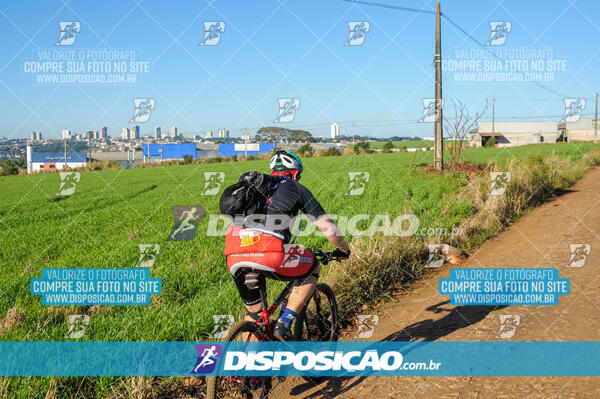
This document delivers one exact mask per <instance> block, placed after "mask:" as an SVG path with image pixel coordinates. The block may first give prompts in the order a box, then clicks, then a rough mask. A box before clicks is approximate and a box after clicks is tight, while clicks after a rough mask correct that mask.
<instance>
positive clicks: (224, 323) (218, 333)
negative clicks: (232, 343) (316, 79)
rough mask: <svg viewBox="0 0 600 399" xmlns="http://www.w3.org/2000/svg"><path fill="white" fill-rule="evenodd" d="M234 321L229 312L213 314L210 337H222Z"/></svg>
mask: <svg viewBox="0 0 600 399" xmlns="http://www.w3.org/2000/svg"><path fill="white" fill-rule="evenodd" d="M234 323H235V318H234V317H233V315H231V314H215V315H213V329H212V331H211V332H210V335H209V338H210V339H223V338H225V337H226V336H227V334H228V333H229V328H230V327H231V326H232V325H233V324H234Z"/></svg>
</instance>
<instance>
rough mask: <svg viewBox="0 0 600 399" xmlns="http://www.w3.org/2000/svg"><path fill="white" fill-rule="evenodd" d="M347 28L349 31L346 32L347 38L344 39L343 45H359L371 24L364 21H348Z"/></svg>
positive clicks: (363, 40)
mask: <svg viewBox="0 0 600 399" xmlns="http://www.w3.org/2000/svg"><path fill="white" fill-rule="evenodd" d="M348 28H349V29H350V32H348V40H346V43H344V46H360V45H362V44H363V43H364V42H365V37H367V33H369V29H370V28H371V24H370V23H368V22H366V21H363V22H348Z"/></svg>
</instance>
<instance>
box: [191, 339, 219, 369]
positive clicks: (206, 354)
mask: <svg viewBox="0 0 600 399" xmlns="http://www.w3.org/2000/svg"><path fill="white" fill-rule="evenodd" d="M196 352H197V353H198V360H196V367H194V370H192V374H210V373H212V372H213V371H215V368H216V366H217V358H220V357H221V355H222V354H223V348H222V347H221V345H216V344H215V345H196Z"/></svg>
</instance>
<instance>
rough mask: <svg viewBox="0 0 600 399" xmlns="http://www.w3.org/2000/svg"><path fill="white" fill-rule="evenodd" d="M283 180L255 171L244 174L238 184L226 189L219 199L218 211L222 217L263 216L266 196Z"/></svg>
mask: <svg viewBox="0 0 600 399" xmlns="http://www.w3.org/2000/svg"><path fill="white" fill-rule="evenodd" d="M281 180H283V178H282V177H279V176H271V175H266V174H264V173H260V172H257V171H251V172H246V173H244V174H242V175H241V176H240V178H239V179H238V182H237V183H236V184H234V185H231V186H229V187H227V188H226V189H225V190H224V191H223V194H222V195H221V198H220V199H219V210H220V211H221V214H223V215H229V216H231V217H235V216H237V215H243V216H248V215H254V214H264V213H265V211H266V202H267V196H268V195H269V194H270V191H271V190H272V189H273V188H275V187H276V186H277V185H278V184H279V183H280V182H281Z"/></svg>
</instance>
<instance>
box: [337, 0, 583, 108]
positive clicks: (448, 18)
mask: <svg viewBox="0 0 600 399" xmlns="http://www.w3.org/2000/svg"><path fill="white" fill-rule="evenodd" d="M342 1H345V2H349V3H356V4H362V5H367V6H374V7H381V8H389V9H393V10H401V11H411V12H419V13H424V14H435V11H429V10H419V9H416V8H408V7H400V6H392V5H388V4H382V3H372V2H367V1H356V0H342ZM441 17H442V18H444V19H445V20H446V21H448V22H449V23H450V24H451V25H452V26H454V27H455V28H456V29H458V31H459V32H460V33H462V34H463V35H465V37H467V38H468V39H469V40H471V41H473V42H474V43H475V44H477V45H478V46H480V47H482V48H483V49H485V50H488V48H487V47H486V46H485V45H484V44H482V43H480V42H479V41H478V40H477V39H475V38H474V37H473V36H472V35H471V34H470V33H469V32H467V31H466V30H465V29H463V28H462V27H461V26H460V25H459V24H457V23H456V22H454V21H453V20H452V19H451V18H450V17H448V16H447V15H446V14H445V13H441ZM490 54H492V55H493V56H494V57H495V58H497V59H501V58H499V57H498V56H497V55H496V54H494V52H492V51H490ZM531 83H532V84H534V85H536V86H538V87H540V88H542V89H544V90H547V91H549V92H550V93H552V94H555V95H557V96H559V97H563V98H570V97H573V96H568V95H566V94H563V93H559V92H558V91H556V90H554V89H552V88H550V87H548V86H546V85H543V84H542V83H539V82H536V81H532V82H531Z"/></svg>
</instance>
